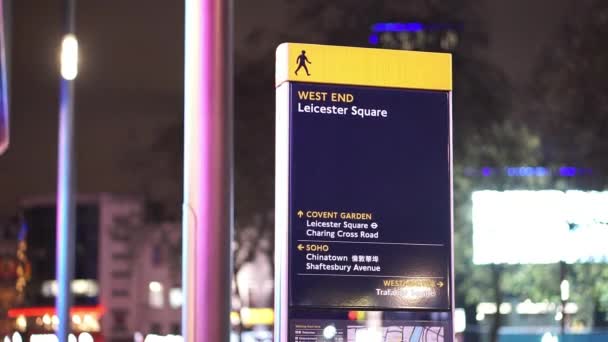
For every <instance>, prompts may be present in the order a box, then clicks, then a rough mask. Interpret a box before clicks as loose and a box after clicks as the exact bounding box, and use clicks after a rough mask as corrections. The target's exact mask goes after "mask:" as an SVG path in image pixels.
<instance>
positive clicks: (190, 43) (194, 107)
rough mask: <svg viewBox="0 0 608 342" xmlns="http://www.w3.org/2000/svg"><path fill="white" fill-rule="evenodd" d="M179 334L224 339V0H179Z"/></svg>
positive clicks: (227, 277)
mask: <svg viewBox="0 0 608 342" xmlns="http://www.w3.org/2000/svg"><path fill="white" fill-rule="evenodd" d="M185 4H186V7H185V12H186V13H185V16H186V26H185V33H186V41H185V68H184V69H185V70H184V71H185V77H184V78H185V80H184V199H183V222H182V224H183V228H182V229H183V234H182V236H183V241H182V242H183V254H182V263H183V264H182V286H183V293H184V306H183V308H182V335H183V337H184V340H185V342H210V341H218V342H219V341H229V340H230V302H231V301H230V297H231V292H232V291H231V288H232V287H231V284H232V283H231V275H232V272H231V270H232V252H231V244H232V227H233V219H232V217H233V206H232V203H233V198H232V196H233V195H232V193H233V192H232V178H233V177H232V170H233V156H232V140H233V138H232V1H231V0H227V1H224V0H186V3H185Z"/></svg>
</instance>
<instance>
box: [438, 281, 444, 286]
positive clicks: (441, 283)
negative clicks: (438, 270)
mask: <svg viewBox="0 0 608 342" xmlns="http://www.w3.org/2000/svg"><path fill="white" fill-rule="evenodd" d="M443 285H445V284H444V283H443V282H442V281H438V282H437V286H439V287H443Z"/></svg>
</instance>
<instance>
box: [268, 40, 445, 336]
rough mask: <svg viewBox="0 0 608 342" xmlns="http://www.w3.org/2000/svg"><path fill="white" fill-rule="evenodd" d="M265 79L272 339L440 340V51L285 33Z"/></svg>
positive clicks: (442, 173)
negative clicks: (271, 110)
mask: <svg viewBox="0 0 608 342" xmlns="http://www.w3.org/2000/svg"><path fill="white" fill-rule="evenodd" d="M276 78H277V79H276V85H277V90H276V100H277V123H276V134H277V136H276V206H275V210H276V234H275V236H276V247H275V253H276V265H275V268H276V275H275V291H276V298H275V312H276V320H275V335H276V338H275V341H281V342H284V341H304V340H313V341H316V340H318V341H325V340H329V341H336V342H339V341H359V340H362V341H363V340H365V341H374V337H373V336H376V335H378V336H385V337H384V338H386V336H387V334H394V335H396V336H398V335H399V334H401V336H402V339H403V336H409V337H408V338H409V340H408V341H416V342H417V341H419V340H420V341H422V338H423V337H422V336H427V337H428V336H434V337H436V339H435V340H436V341H452V335H453V333H452V313H453V295H452V294H453V285H452V284H453V271H452V270H453V252H452V243H453V238H452V236H453V234H452V231H453V229H452V155H451V150H452V148H451V89H452V82H451V81H452V80H451V56H450V55H449V54H439V53H422V52H411V51H397V50H381V49H363V48H351V47H335V46H321V45H309V44H292V43H289V44H282V45H281V46H279V48H278V49H277V70H276ZM353 312H355V314H353ZM429 334H430V335H429ZM416 336H418V337H419V339H416ZM307 338H312V339H307ZM315 338H317V339H315ZM396 338H397V337H396ZM402 339H401V340H402Z"/></svg>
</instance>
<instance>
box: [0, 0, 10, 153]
mask: <svg viewBox="0 0 608 342" xmlns="http://www.w3.org/2000/svg"><path fill="white" fill-rule="evenodd" d="M9 1H10V0H0V155H1V154H2V153H4V151H6V149H7V148H8V142H9V121H8V118H9V110H8V109H9V106H8V86H9V83H8V60H7V55H8V53H7V50H8V44H7V37H8V34H7V31H8V28H9V24H8V23H9V18H10V17H9V16H8V13H9V11H7V9H8V7H9V6H8V5H9V3H8V2H9Z"/></svg>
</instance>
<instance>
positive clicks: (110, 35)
mask: <svg viewBox="0 0 608 342" xmlns="http://www.w3.org/2000/svg"><path fill="white" fill-rule="evenodd" d="M61 3H62V2H61V1H57V0H53V1H51V0H14V9H13V13H14V17H13V32H12V33H13V36H12V40H13V44H12V56H11V58H12V71H11V72H12V89H11V91H12V101H13V102H12V113H11V120H12V122H11V123H12V125H11V135H12V137H11V138H12V141H11V146H10V147H9V150H8V151H7V153H6V154H4V155H3V156H0V219H1V218H2V217H3V216H6V215H11V214H14V213H15V209H16V206H17V204H18V201H19V199H20V198H23V197H25V196H30V195H40V194H46V195H48V194H53V193H54V191H55V182H56V164H57V163H56V157H57V152H56V150H57V146H56V145H57V116H58V100H57V97H58V84H59V78H58V77H59V76H58V53H59V50H58V47H59V44H60V39H61V20H62V7H61ZM235 3H236V14H235V22H236V50H237V53H239V54H241V55H242V54H247V55H250V56H251V58H255V57H256V53H260V51H259V50H255V49H254V50H250V49H249V46H248V45H247V44H245V40H246V39H245V37H247V35H248V33H250V32H252V31H253V30H255V29H264V30H266V31H270V32H271V33H272V32H275V33H277V32H281V31H283V32H285V31H286V30H290V29H293V27H294V26H295V25H293V24H290V23H289V18H290V15H293V14H292V13H289V12H288V7H287V6H286V1H285V0H283V1H281V0H257V1H247V0H236V1H235ZM573 4H574V2H571V1H569V0H534V1H526V0H510V1H502V0H484V1H482V2H480V5H481V6H483V7H482V8H481V13H482V14H484V20H485V25H486V27H487V29H488V35H489V41H490V44H489V47H488V50H487V52H486V56H487V58H488V59H489V60H490V61H491V62H492V63H494V64H496V65H500V66H502V67H503V68H504V71H505V72H506V73H507V75H508V76H509V78H510V79H511V81H512V82H513V83H514V84H515V85H524V84H525V83H526V82H527V81H529V74H530V71H531V70H532V68H533V66H534V63H536V62H537V60H536V57H537V55H538V53H539V52H540V51H541V50H542V48H543V46H544V45H545V44H548V42H549V41H550V39H551V37H552V36H553V35H554V33H555V31H556V29H557V28H558V25H559V23H560V22H561V21H562V20H563V18H564V17H565V15H566V13H568V9H569V6H573ZM183 10H184V9H183V2H182V1H167V0H164V1H161V0H146V1H143V0H128V1H125V0H104V1H80V2H78V11H77V33H78V37H79V41H80V46H81V63H80V71H79V75H78V79H77V88H76V112H75V113H76V129H77V134H76V143H77V159H78V164H77V173H78V176H77V177H78V185H77V187H78V191H79V192H86V193H91V192H100V191H104V192H118V193H141V192H145V193H148V194H151V195H153V196H164V194H166V193H174V194H179V193H181V189H180V188H179V185H177V184H176V183H174V182H171V181H167V180H166V179H165V178H163V176H162V175H163V174H166V172H165V171H166V170H162V169H161V170H155V169H150V168H143V170H142V167H141V166H138V165H155V164H158V163H155V158H157V156H156V155H155V154H154V153H151V152H149V151H150V146H151V144H152V142H153V141H154V140H155V138H156V137H158V135H160V134H161V133H162V132H163V130H164V129H165V128H166V127H168V126H170V125H172V124H175V123H178V122H180V120H181V116H182V115H183V113H182V96H183V91H182V88H183ZM269 63H273V62H272V61H269ZM268 91H269V92H273V91H274V89H273V88H272V85H271V86H270V87H269V88H268ZM455 91H458V89H455ZM272 169H273V168H272V166H269V170H272ZM176 205H177V204H176Z"/></svg>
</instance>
